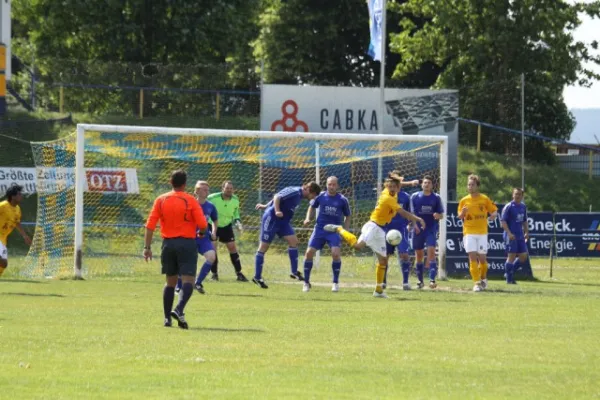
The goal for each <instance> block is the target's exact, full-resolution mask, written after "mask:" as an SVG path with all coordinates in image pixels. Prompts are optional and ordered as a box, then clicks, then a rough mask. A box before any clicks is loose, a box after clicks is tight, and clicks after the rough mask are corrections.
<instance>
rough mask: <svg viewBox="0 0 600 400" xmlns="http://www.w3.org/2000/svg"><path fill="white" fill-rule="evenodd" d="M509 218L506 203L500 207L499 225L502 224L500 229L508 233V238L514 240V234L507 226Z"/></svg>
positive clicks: (508, 206)
mask: <svg viewBox="0 0 600 400" xmlns="http://www.w3.org/2000/svg"><path fill="white" fill-rule="evenodd" d="M509 218H510V205H508V204H507V205H506V206H504V208H503V209H502V215H501V217H500V225H501V226H502V229H503V230H504V232H506V234H507V235H508V238H509V239H510V240H515V235H513V233H512V232H511V231H510V228H509V227H508V219H509Z"/></svg>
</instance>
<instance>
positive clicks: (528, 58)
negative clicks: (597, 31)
mask: <svg viewBox="0 0 600 400" xmlns="http://www.w3.org/2000/svg"><path fill="white" fill-rule="evenodd" d="M390 9H391V11H392V12H396V13H399V14H400V15H402V16H403V18H402V19H401V23H400V24H401V26H402V28H403V31H402V32H400V33H396V34H392V35H391V44H390V47H391V50H392V51H393V52H396V53H398V54H400V56H401V59H400V62H399V63H398V64H397V66H396V70H395V73H394V76H395V77H397V78H402V77H406V76H410V74H412V73H414V72H415V71H417V70H419V69H420V68H421V67H422V66H423V65H424V64H434V65H437V66H439V67H440V68H441V69H442V72H441V73H440V74H439V76H438V78H437V81H436V84H435V86H437V87H439V88H467V89H463V90H461V97H462V98H461V115H462V116H464V117H467V118H474V119H479V120H483V121H485V122H489V123H494V124H498V125H503V126H508V127H511V128H514V127H520V115H521V112H520V98H519V92H520V87H519V80H518V76H519V75H520V74H522V73H523V74H525V75H526V81H527V83H526V86H525V89H526V90H525V92H526V103H525V104H526V113H525V116H526V121H525V122H526V129H528V130H532V131H536V132H540V133H542V134H544V135H547V136H551V137H555V138H561V139H567V138H568V137H569V135H570V133H571V131H572V129H573V127H574V121H573V118H572V116H571V114H570V113H569V111H568V110H567V107H566V106H565V104H564V100H563V97H562V92H563V89H564V87H565V86H566V85H570V84H574V83H579V84H581V85H590V84H591V82H592V81H593V80H595V79H599V78H600V75H598V74H597V73H595V72H594V71H593V70H591V69H590V68H588V67H586V63H592V64H596V65H600V57H599V56H598V55H594V51H593V50H597V48H598V42H597V41H593V42H591V43H583V42H579V41H575V40H574V38H573V32H574V30H575V29H576V28H577V27H578V26H579V25H580V23H581V21H580V20H579V18H578V15H579V14H580V13H585V14H587V15H589V16H592V17H598V16H599V15H600V1H593V2H591V3H587V4H586V3H583V2H568V1H565V0H452V1H437V0H408V1H407V2H406V3H404V4H398V3H396V2H391V3H390ZM417 21H418V22H417ZM588 65H589V64H588Z"/></svg>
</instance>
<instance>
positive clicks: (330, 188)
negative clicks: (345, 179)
mask: <svg viewBox="0 0 600 400" xmlns="http://www.w3.org/2000/svg"><path fill="white" fill-rule="evenodd" d="M338 188H339V185H338V178H337V177H336V176H330V177H329V178H327V193H329V194H330V195H334V194H336V193H337V191H338Z"/></svg>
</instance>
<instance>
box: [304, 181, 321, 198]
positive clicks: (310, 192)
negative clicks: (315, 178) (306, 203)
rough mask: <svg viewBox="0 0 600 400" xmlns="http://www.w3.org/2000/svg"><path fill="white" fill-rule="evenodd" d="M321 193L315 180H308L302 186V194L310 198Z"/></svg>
mask: <svg viewBox="0 0 600 400" xmlns="http://www.w3.org/2000/svg"><path fill="white" fill-rule="evenodd" d="M319 193H321V186H319V184H318V183H317V182H309V183H307V184H305V185H303V186H302V195H303V196H304V197H305V198H307V199H309V200H312V199H314V198H315V197H317V196H318V195H319Z"/></svg>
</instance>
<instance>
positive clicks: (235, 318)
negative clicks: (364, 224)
mask: <svg viewBox="0 0 600 400" xmlns="http://www.w3.org/2000/svg"><path fill="white" fill-rule="evenodd" d="M15 261H17V263H16V264H18V262H19V260H15ZM107 261H111V260H107ZM112 261H113V262H118V260H112ZM547 264H548V262H547V260H535V261H534V272H535V274H536V276H537V277H538V279H539V280H538V281H536V282H520V284H519V285H518V286H516V287H515V286H513V287H507V286H506V285H505V284H503V283H501V282H497V281H495V282H492V283H491V285H490V286H491V290H490V291H489V292H484V293H473V292H471V291H470V290H469V289H470V287H471V283H470V282H469V281H467V280H452V281H448V282H442V283H441V285H440V286H441V287H440V289H439V290H436V291H431V290H423V291H411V292H403V291H399V290H397V289H392V290H390V291H389V293H390V296H391V298H390V299H389V300H380V299H374V298H373V297H371V292H372V287H371V285H370V284H364V285H361V284H358V282H360V281H361V280H362V282H370V279H371V275H372V271H371V269H370V267H368V268H365V269H364V270H363V273H362V275H361V276H356V277H352V278H350V277H347V276H345V275H344V276H343V277H342V282H343V283H346V284H347V285H346V286H345V287H343V289H342V291H341V292H340V293H337V294H336V293H331V292H330V290H329V285H328V284H327V281H328V273H329V272H328V271H327V268H323V269H321V270H319V271H317V272H316V274H315V276H314V279H313V280H314V281H315V282H321V283H322V285H315V286H316V287H315V288H314V289H313V291H311V292H310V293H302V292H301V286H300V285H299V284H298V283H296V284H288V283H289V282H287V280H283V279H282V280H281V282H275V281H270V283H271V287H270V288H269V290H260V289H258V288H257V287H255V286H254V285H252V284H242V283H236V282H233V278H232V274H230V273H229V274H228V273H227V272H228V271H223V273H222V274H221V275H222V278H223V280H224V281H222V282H219V283H212V282H208V283H207V284H206V289H207V291H208V294H207V295H205V296H201V295H198V294H196V295H194V296H193V297H192V299H191V301H190V303H189V306H188V308H187V310H186V311H187V316H188V321H189V323H190V326H191V329H190V330H189V331H182V330H179V329H177V328H171V329H167V328H163V327H162V304H161V299H160V297H161V291H162V277H161V276H159V274H158V273H157V272H156V270H157V268H158V266H157V265H158V264H157V263H156V262H155V263H153V264H151V265H150V266H148V267H147V270H146V272H140V273H139V274H138V275H136V276H133V277H130V278H118V279H99V280H88V281H71V280H42V281H29V280H20V279H19V278H17V277H15V275H14V273H13V274H8V273H7V274H5V276H3V278H2V279H1V280H0V299H1V301H2V309H3V312H2V314H1V315H0V335H1V340H0V368H1V369H2V371H3V372H2V375H1V376H0V386H1V387H2V388H3V389H2V395H1V396H0V397H3V398H7V399H8V398H31V399H34V398H64V399H72V398H98V399H101V398H121V399H138V398H148V399H154V398H156V399H162V398H167V397H176V398H190V399H191V398H199V397H200V396H201V397H203V398H261V399H262V398H348V399H350V398H352V399H356V398H390V399H398V398H423V399H431V398H455V399H463V398H523V399H532V398H535V399H544V398H552V399H556V398H565V399H567V398H568V399H571V398H594V397H598V396H600V388H599V386H598V382H599V381H600V368H599V367H600V361H599V360H600V358H599V357H598V355H599V354H600V344H599V343H598V340H597V338H598V331H599V330H600V315H599V314H598V313H597V312H596V310H598V309H600V295H599V294H598V288H599V287H600V266H599V265H598V263H597V262H595V261H593V260H580V261H575V260H567V259H559V260H556V265H555V268H554V277H553V278H549V276H548V272H549V271H548V265H547ZM13 268H14V267H13ZM17 268H18V267H17ZM267 268H268V274H267V276H268V277H269V276H272V275H274V274H275V271H276V270H277V271H278V270H281V271H283V270H285V268H286V267H285V265H281V266H274V265H269V266H268V267H267ZM9 271H10V269H9ZM7 272H8V271H7ZM278 275H279V274H278ZM283 275H284V273H283V272H282V273H281V275H280V276H282V277H283ZM391 279H393V280H394V281H395V282H397V278H394V277H391ZM348 281H352V282H353V284H351V285H348Z"/></svg>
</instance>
